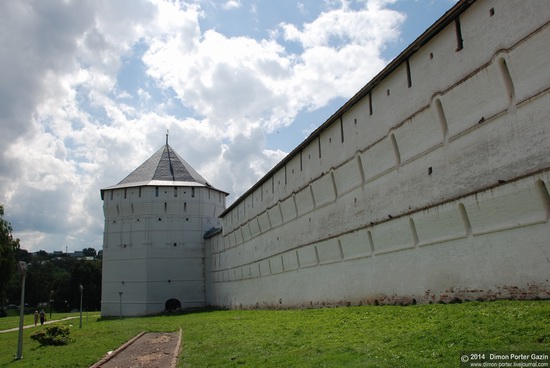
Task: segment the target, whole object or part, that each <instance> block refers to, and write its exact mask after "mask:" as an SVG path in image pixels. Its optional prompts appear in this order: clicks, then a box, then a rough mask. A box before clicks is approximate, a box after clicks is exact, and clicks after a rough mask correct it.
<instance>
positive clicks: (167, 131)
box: [166, 129, 170, 145]
mask: <svg viewBox="0 0 550 368" xmlns="http://www.w3.org/2000/svg"><path fill="white" fill-rule="evenodd" d="M168 133H170V131H169V130H168V129H166V145H168Z"/></svg>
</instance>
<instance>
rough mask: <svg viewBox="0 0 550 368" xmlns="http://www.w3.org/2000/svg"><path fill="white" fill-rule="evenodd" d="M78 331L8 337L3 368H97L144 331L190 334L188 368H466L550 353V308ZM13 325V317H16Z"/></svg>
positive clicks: (168, 322)
mask: <svg viewBox="0 0 550 368" xmlns="http://www.w3.org/2000/svg"><path fill="white" fill-rule="evenodd" d="M92 315H95V313H91V312H90V317H89V318H88V320H86V317H84V324H83V328H82V329H79V328H78V319H76V320H71V321H66V322H64V324H66V325H72V327H71V334H72V337H73V338H74V339H75V341H74V342H73V343H71V344H69V345H67V346H56V347H40V346H39V345H38V343H36V342H35V341H33V340H31V339H30V337H29V336H30V334H31V333H32V332H33V331H36V330H37V328H31V329H29V330H25V335H24V350H23V360H21V361H13V356H14V355H15V352H16V350H17V332H11V333H2V334H0V366H7V367H40V368H47V367H88V366H90V365H91V364H93V363H95V362H96V361H98V360H99V359H100V358H101V357H102V356H103V355H104V354H105V353H106V352H107V351H110V350H114V349H116V348H117V347H118V346H120V345H121V344H122V343H124V342H125V341H127V340H129V339H130V338H132V337H133V336H135V335H137V334H138V333H139V332H141V331H164V332H173V331H178V330H179V328H180V327H181V328H182V329H183V351H182V354H181V356H180V362H179V366H180V367H237V366H239V367H458V366H459V356H460V351H461V350H499V351H503V350H509V351H546V352H550V301H528V302H527V301H498V302H486V303H479V302H471V303H464V304H451V305H441V304H433V305H416V306H408V307H397V306H366V307H349V308H326V309H306V310H279V311H262V310H253V311H203V312H197V313H188V314H182V315H173V316H156V317H145V318H125V319H122V320H119V319H101V318H98V317H92ZM8 318H14V317H8Z"/></svg>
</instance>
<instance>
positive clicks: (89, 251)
mask: <svg viewBox="0 0 550 368" xmlns="http://www.w3.org/2000/svg"><path fill="white" fill-rule="evenodd" d="M82 254H83V255H84V257H95V256H96V254H97V253H96V250H95V249H94V248H84V249H82Z"/></svg>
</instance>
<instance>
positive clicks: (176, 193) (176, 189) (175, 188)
mask: <svg viewBox="0 0 550 368" xmlns="http://www.w3.org/2000/svg"><path fill="white" fill-rule="evenodd" d="M177 196H178V187H174V197H177Z"/></svg>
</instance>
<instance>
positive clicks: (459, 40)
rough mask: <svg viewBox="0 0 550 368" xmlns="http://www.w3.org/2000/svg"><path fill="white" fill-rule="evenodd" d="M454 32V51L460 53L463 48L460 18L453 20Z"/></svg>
mask: <svg viewBox="0 0 550 368" xmlns="http://www.w3.org/2000/svg"><path fill="white" fill-rule="evenodd" d="M455 31H456V51H460V50H462V49H463V48H464V41H463V40H462V30H461V29H460V18H458V17H457V18H456V19H455Z"/></svg>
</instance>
